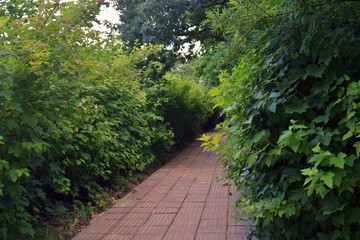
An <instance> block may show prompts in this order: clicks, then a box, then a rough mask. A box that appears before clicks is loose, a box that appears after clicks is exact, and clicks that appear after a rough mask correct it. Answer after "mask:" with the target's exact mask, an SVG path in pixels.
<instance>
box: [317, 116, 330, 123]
mask: <svg viewBox="0 0 360 240" xmlns="http://www.w3.org/2000/svg"><path fill="white" fill-rule="evenodd" d="M313 121H314V122H315V123H320V122H324V123H325V124H326V123H328V122H329V115H327V114H325V115H320V116H318V117H317V118H315V119H314V120H313Z"/></svg>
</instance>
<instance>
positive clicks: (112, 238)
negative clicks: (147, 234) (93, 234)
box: [101, 235, 133, 240]
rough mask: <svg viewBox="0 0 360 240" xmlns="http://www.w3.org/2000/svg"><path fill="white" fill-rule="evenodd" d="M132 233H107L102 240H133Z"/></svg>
mask: <svg viewBox="0 0 360 240" xmlns="http://www.w3.org/2000/svg"><path fill="white" fill-rule="evenodd" d="M132 239H133V236H132V235H107V236H105V237H104V238H102V239H101V240H132Z"/></svg>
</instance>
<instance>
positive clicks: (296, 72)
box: [289, 68, 305, 81]
mask: <svg viewBox="0 0 360 240" xmlns="http://www.w3.org/2000/svg"><path fill="white" fill-rule="evenodd" d="M304 77H305V71H304V69H302V68H293V69H291V70H290V74H289V78H290V79H291V80H295V81H296V80H298V79H299V78H304Z"/></svg>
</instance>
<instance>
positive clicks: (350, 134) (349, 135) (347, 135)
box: [342, 130, 354, 141]
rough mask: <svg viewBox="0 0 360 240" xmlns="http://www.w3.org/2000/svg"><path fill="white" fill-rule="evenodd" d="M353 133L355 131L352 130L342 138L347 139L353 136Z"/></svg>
mask: <svg viewBox="0 0 360 240" xmlns="http://www.w3.org/2000/svg"><path fill="white" fill-rule="evenodd" d="M353 135H354V131H353V130H350V131H348V132H347V133H346V134H345V135H344V136H343V137H342V140H343V141H345V140H346V139H348V138H351V137H352V136H353Z"/></svg>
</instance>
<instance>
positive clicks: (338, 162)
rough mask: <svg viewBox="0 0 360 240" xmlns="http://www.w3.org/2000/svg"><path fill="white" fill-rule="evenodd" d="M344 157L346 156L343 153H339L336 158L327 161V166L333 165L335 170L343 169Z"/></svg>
mask: <svg viewBox="0 0 360 240" xmlns="http://www.w3.org/2000/svg"><path fill="white" fill-rule="evenodd" d="M346 156H347V155H346V154H345V153H343V152H341V153H339V154H338V155H337V156H336V157H335V156H334V157H331V158H330V161H329V165H330V166H332V165H334V166H335V167H337V168H340V169H344V166H345V158H346Z"/></svg>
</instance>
